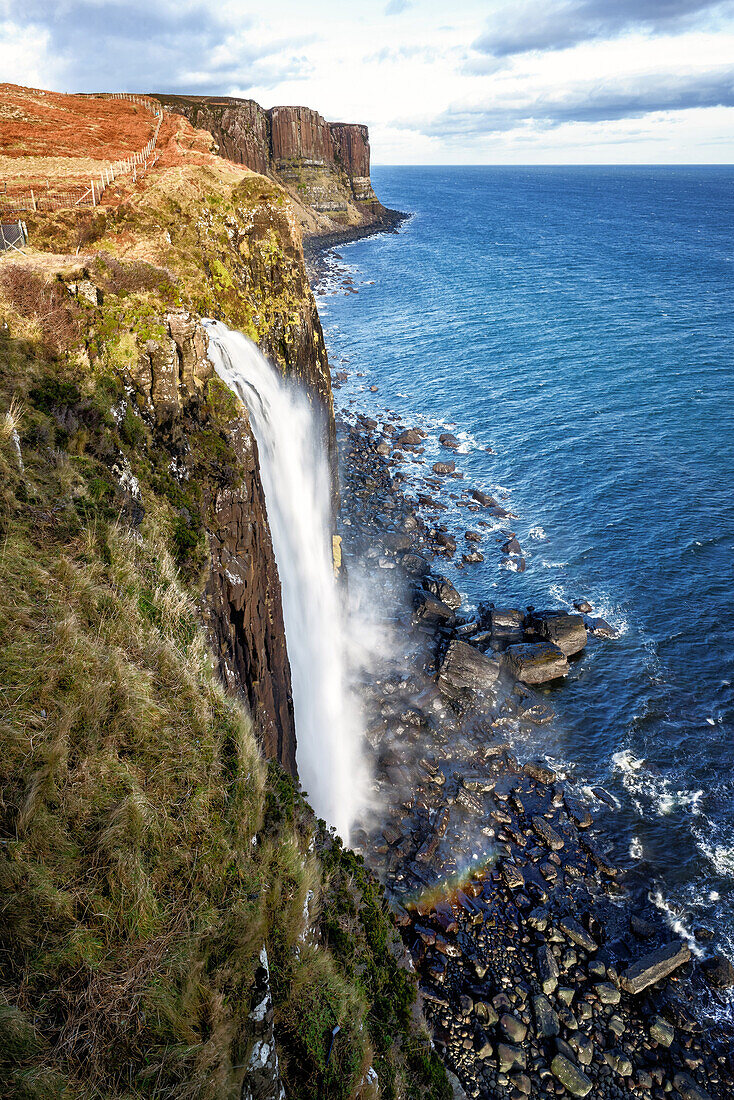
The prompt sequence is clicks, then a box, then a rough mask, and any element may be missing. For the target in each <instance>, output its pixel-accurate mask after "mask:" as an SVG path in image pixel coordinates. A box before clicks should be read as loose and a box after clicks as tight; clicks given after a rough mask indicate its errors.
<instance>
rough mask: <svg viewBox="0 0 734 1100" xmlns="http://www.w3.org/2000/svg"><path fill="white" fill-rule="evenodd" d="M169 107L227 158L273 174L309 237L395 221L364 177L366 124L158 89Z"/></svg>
mask: <svg viewBox="0 0 734 1100" xmlns="http://www.w3.org/2000/svg"><path fill="white" fill-rule="evenodd" d="M157 98H158V99H159V100H160V101H161V102H162V103H163V104H164V105H165V107H166V108H167V109H168V110H170V111H175V112H176V113H178V114H182V115H185V116H186V118H188V119H189V121H190V122H192V123H193V125H194V126H196V127H197V128H199V129H203V130H208V131H209V132H210V133H211V134H212V135H213V137H214V139H215V141H216V143H217V146H218V149H219V152H220V153H221V155H222V156H224V157H226V158H227V159H228V160H232V161H234V162H235V163H237V164H244V165H246V166H247V167H248V168H251V169H252V170H253V171H254V172H259V173H261V174H262V175H268V176H271V177H273V178H274V179H277V180H278V182H279V183H281V184H283V185H284V186H285V187H286V188H287V189H288V190H289V192H290V194H291V196H292V198H293V199H294V201H295V203H296V204H297V205H298V207H299V208H300V210H301V222H302V225H303V228H304V229H305V230H306V231H307V232H308V233H309V234H311V235H313V236H323V235H327V234H332V233H334V232H336V231H339V230H344V229H349V230H352V231H354V230H356V231H358V232H359V231H360V230H361V231H363V230H364V229H365V228H369V227H370V226H375V227H376V228H379V227H380V226H384V227H385V228H389V227H390V226H391V225H394V224H396V223H397V221H398V220H399V216H398V215H396V214H395V212H394V211H390V210H387V209H386V208H385V207H384V206H382V204H381V203H380V202H379V201H378V199H377V196H376V195H375V192H374V190H373V187H372V182H371V180H370V143H369V132H368V130H367V127H366V126H363V125H360V124H358V123H351V122H327V120H326V119H325V118H323V116H322V115H320V114H319V113H318V111H314V110H312V109H311V108H310V107H271V108H270V109H269V110H265V109H264V108H262V107H260V105H259V104H258V103H256V102H255V101H254V100H252V99H236V98H230V97H227V96H221V97H209V96H180V95H159V96H157Z"/></svg>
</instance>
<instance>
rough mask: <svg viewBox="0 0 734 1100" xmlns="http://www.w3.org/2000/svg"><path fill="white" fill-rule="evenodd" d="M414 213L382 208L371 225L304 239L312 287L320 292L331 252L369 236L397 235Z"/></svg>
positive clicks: (305, 256)
mask: <svg viewBox="0 0 734 1100" xmlns="http://www.w3.org/2000/svg"><path fill="white" fill-rule="evenodd" d="M411 217H412V214H406V213H404V212H403V211H402V210H390V209H388V207H383V208H382V211H381V213H380V215H379V216H378V217H377V218H375V220H374V221H373V222H370V223H369V225H353V226H345V227H344V229H339V230H336V231H335V232H333V233H322V234H319V235H310V236H306V237H304V240H303V255H304V258H305V260H306V267H307V269H308V273H309V278H310V281H311V286H312V288H313V290H314V293H317V292H318V289H319V286H320V285H321V284H322V281H323V279H324V278H325V277H326V276H327V275H328V274H330V268H331V265H330V264H329V253H330V250H331V249H333V248H338V247H339V246H340V245H343V244H350V243H351V242H352V241H362V240H366V239H367V238H368V237H377V236H379V235H380V234H381V233H397V232H398V230H399V229H400V226H401V225H402V224H403V222H406V221H409V220H410V218H411Z"/></svg>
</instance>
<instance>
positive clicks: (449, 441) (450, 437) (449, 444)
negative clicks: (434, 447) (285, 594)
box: [438, 432, 459, 451]
mask: <svg viewBox="0 0 734 1100" xmlns="http://www.w3.org/2000/svg"><path fill="white" fill-rule="evenodd" d="M438 441H439V443H440V444H441V446H442V447H446V448H447V449H448V450H449V451H456V450H458V449H459V440H458V439H457V438H456V436H455V435H454V434H453V433H452V432H443V433H442V434H441V435H440V436H439V437H438Z"/></svg>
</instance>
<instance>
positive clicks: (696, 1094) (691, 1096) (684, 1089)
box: [673, 1073, 711, 1100]
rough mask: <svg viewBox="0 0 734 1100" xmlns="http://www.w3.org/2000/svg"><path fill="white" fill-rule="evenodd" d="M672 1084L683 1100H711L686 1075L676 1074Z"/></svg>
mask: <svg viewBox="0 0 734 1100" xmlns="http://www.w3.org/2000/svg"><path fill="white" fill-rule="evenodd" d="M673 1084H674V1086H675V1087H676V1089H677V1090H678V1092H679V1093H680V1094H681V1096H682V1098H683V1100H711V1097H710V1096H709V1094H708V1093H707V1092H706V1091H705V1090H704V1089H702V1088H701V1087H700V1085H697V1084H696V1082H695V1081H694V1080H693V1078H692V1077H689V1076H688V1074H687V1073H676V1075H675V1077H674V1078H673Z"/></svg>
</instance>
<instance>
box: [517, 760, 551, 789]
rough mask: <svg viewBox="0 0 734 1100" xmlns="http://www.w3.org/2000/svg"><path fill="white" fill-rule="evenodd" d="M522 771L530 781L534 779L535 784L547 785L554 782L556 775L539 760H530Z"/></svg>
mask: <svg viewBox="0 0 734 1100" xmlns="http://www.w3.org/2000/svg"><path fill="white" fill-rule="evenodd" d="M523 770H524V772H525V774H526V775H529V776H530V778H531V779H534V780H535V781H536V783H544V784H546V785H548V784H550V783H553V782H555V778H556V773H555V772H554V771H553V770H552V769H551V768H549V767H548V765H547V764H544V763H543V762H542V761H541V760H531V761H530V762H529V763H528V764H526V765H525V767H524V769H523Z"/></svg>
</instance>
